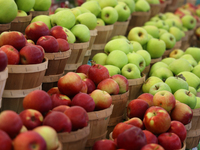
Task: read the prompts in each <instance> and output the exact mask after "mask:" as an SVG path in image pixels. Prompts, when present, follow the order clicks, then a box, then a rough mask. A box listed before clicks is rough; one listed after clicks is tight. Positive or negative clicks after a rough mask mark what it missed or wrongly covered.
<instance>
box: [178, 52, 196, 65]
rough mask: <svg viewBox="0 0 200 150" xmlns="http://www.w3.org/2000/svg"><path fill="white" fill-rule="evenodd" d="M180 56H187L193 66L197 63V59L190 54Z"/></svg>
mask: <svg viewBox="0 0 200 150" xmlns="http://www.w3.org/2000/svg"><path fill="white" fill-rule="evenodd" d="M180 58H185V59H186V60H187V61H188V62H189V63H190V64H191V65H192V67H195V66H196V65H197V61H196V60H195V59H194V58H193V57H192V55H190V54H183V55H182V56H181V57H180Z"/></svg>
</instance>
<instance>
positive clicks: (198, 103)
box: [194, 96, 200, 109]
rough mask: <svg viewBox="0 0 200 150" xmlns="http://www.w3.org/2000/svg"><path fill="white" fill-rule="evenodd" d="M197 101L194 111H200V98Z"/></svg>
mask: <svg viewBox="0 0 200 150" xmlns="http://www.w3.org/2000/svg"><path fill="white" fill-rule="evenodd" d="M196 100H197V102H196V105H195V107H194V109H199V108H200V97H197V96H196Z"/></svg>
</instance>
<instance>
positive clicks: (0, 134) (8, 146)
mask: <svg viewBox="0 0 200 150" xmlns="http://www.w3.org/2000/svg"><path fill="white" fill-rule="evenodd" d="M0 139H1V140H0V149H2V150H12V139H11V138H10V137H9V135H8V134H7V133H6V132H5V131H3V130H0Z"/></svg>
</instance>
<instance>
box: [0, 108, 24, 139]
mask: <svg viewBox="0 0 200 150" xmlns="http://www.w3.org/2000/svg"><path fill="white" fill-rule="evenodd" d="M9 118H12V119H9ZM22 125H23V123H22V120H21V118H20V117H19V115H18V114H17V113H16V112H14V111H12V110H4V111H2V112H1V113H0V129H1V130H3V131H5V132H6V133H7V134H8V135H9V137H10V138H11V139H13V138H15V137H16V136H17V135H18V134H19V132H20V129H21V128H22Z"/></svg>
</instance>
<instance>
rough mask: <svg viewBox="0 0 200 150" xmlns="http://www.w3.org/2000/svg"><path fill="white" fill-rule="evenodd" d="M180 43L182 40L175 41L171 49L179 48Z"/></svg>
mask: <svg viewBox="0 0 200 150" xmlns="http://www.w3.org/2000/svg"><path fill="white" fill-rule="evenodd" d="M181 44H182V40H180V41H177V42H176V44H175V45H174V47H173V48H172V50H174V49H180V48H181Z"/></svg>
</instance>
